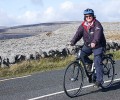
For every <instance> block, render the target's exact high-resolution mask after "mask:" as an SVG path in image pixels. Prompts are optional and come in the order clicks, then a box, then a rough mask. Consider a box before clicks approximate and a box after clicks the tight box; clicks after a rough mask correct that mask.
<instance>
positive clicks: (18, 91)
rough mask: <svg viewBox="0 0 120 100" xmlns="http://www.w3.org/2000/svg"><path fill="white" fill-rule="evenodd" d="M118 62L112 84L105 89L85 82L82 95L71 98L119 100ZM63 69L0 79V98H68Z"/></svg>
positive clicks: (0, 99)
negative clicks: (65, 90)
mask: <svg viewBox="0 0 120 100" xmlns="http://www.w3.org/2000/svg"><path fill="white" fill-rule="evenodd" d="M119 63H120V62H119V61H116V65H115V67H116V73H117V75H116V77H115V79H116V80H115V81H114V84H113V86H112V87H111V88H110V89H109V90H106V91H101V90H100V89H95V88H93V87H92V86H91V85H92V84H88V82H85V83H86V84H85V86H84V89H83V90H82V95H81V96H79V97H76V98H72V99H73V100H120V64H119ZM63 74H64V70H56V71H50V72H43V73H37V74H33V75H28V76H24V77H17V78H11V79H2V80H0V100H70V99H71V98H69V97H67V96H66V95H65V93H64V92H63Z"/></svg>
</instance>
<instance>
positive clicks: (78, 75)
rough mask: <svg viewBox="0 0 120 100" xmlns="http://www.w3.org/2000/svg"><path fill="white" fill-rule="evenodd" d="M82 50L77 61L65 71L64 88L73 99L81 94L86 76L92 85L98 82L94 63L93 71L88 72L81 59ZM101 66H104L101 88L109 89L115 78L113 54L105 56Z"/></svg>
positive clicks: (78, 53)
mask: <svg viewBox="0 0 120 100" xmlns="http://www.w3.org/2000/svg"><path fill="white" fill-rule="evenodd" d="M80 52H81V49H79V51H78V52H77V57H76V59H75V61H73V62H71V63H70V64H69V65H68V66H67V68H66V69H65V74H64V81H63V88H64V92H65V93H66V95H67V96H69V97H71V98H73V97H76V96H78V95H79V94H80V92H81V89H82V87H83V84H84V79H85V76H86V77H87V78H88V79H90V80H91V81H90V80H89V82H90V83H94V82H95V81H96V71H95V66H94V62H93V63H92V68H91V71H90V72H89V71H87V69H86V66H85V65H84V63H83V62H82V60H81V58H80ZM101 64H102V65H103V81H104V83H103V84H102V86H101V88H102V89H106V88H109V87H110V86H111V85H112V83H113V80H114V76H115V68H114V64H115V61H114V60H113V55H112V54H104V55H103V58H102V62H101Z"/></svg>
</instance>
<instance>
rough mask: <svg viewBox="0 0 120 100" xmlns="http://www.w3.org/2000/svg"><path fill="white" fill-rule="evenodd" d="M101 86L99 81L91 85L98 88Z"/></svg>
mask: <svg viewBox="0 0 120 100" xmlns="http://www.w3.org/2000/svg"><path fill="white" fill-rule="evenodd" d="M101 86H102V84H101V82H95V83H94V85H93V87H96V88H99V87H101Z"/></svg>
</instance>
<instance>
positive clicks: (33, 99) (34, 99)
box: [28, 78, 120, 100]
mask: <svg viewBox="0 0 120 100" xmlns="http://www.w3.org/2000/svg"><path fill="white" fill-rule="evenodd" d="M119 80H120V78H118V79H114V81H119ZM107 82H109V80H108V81H105V83H107ZM93 85H94V84H91V85H87V86H83V87H82V88H88V87H92V86H93ZM76 89H78V88H75V89H70V90H68V91H73V90H76ZM62 93H64V91H60V92H55V93H51V94H47V95H43V96H39V97H35V98H31V99H28V100H37V99H41V98H45V97H50V96H54V95H57V94H62Z"/></svg>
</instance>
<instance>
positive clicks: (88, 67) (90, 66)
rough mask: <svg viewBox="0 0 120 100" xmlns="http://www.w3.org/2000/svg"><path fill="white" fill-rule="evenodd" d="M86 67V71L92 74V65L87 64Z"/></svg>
mask: <svg viewBox="0 0 120 100" xmlns="http://www.w3.org/2000/svg"><path fill="white" fill-rule="evenodd" d="M85 66H86V70H87V71H88V72H91V68H92V64H86V65H85Z"/></svg>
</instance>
